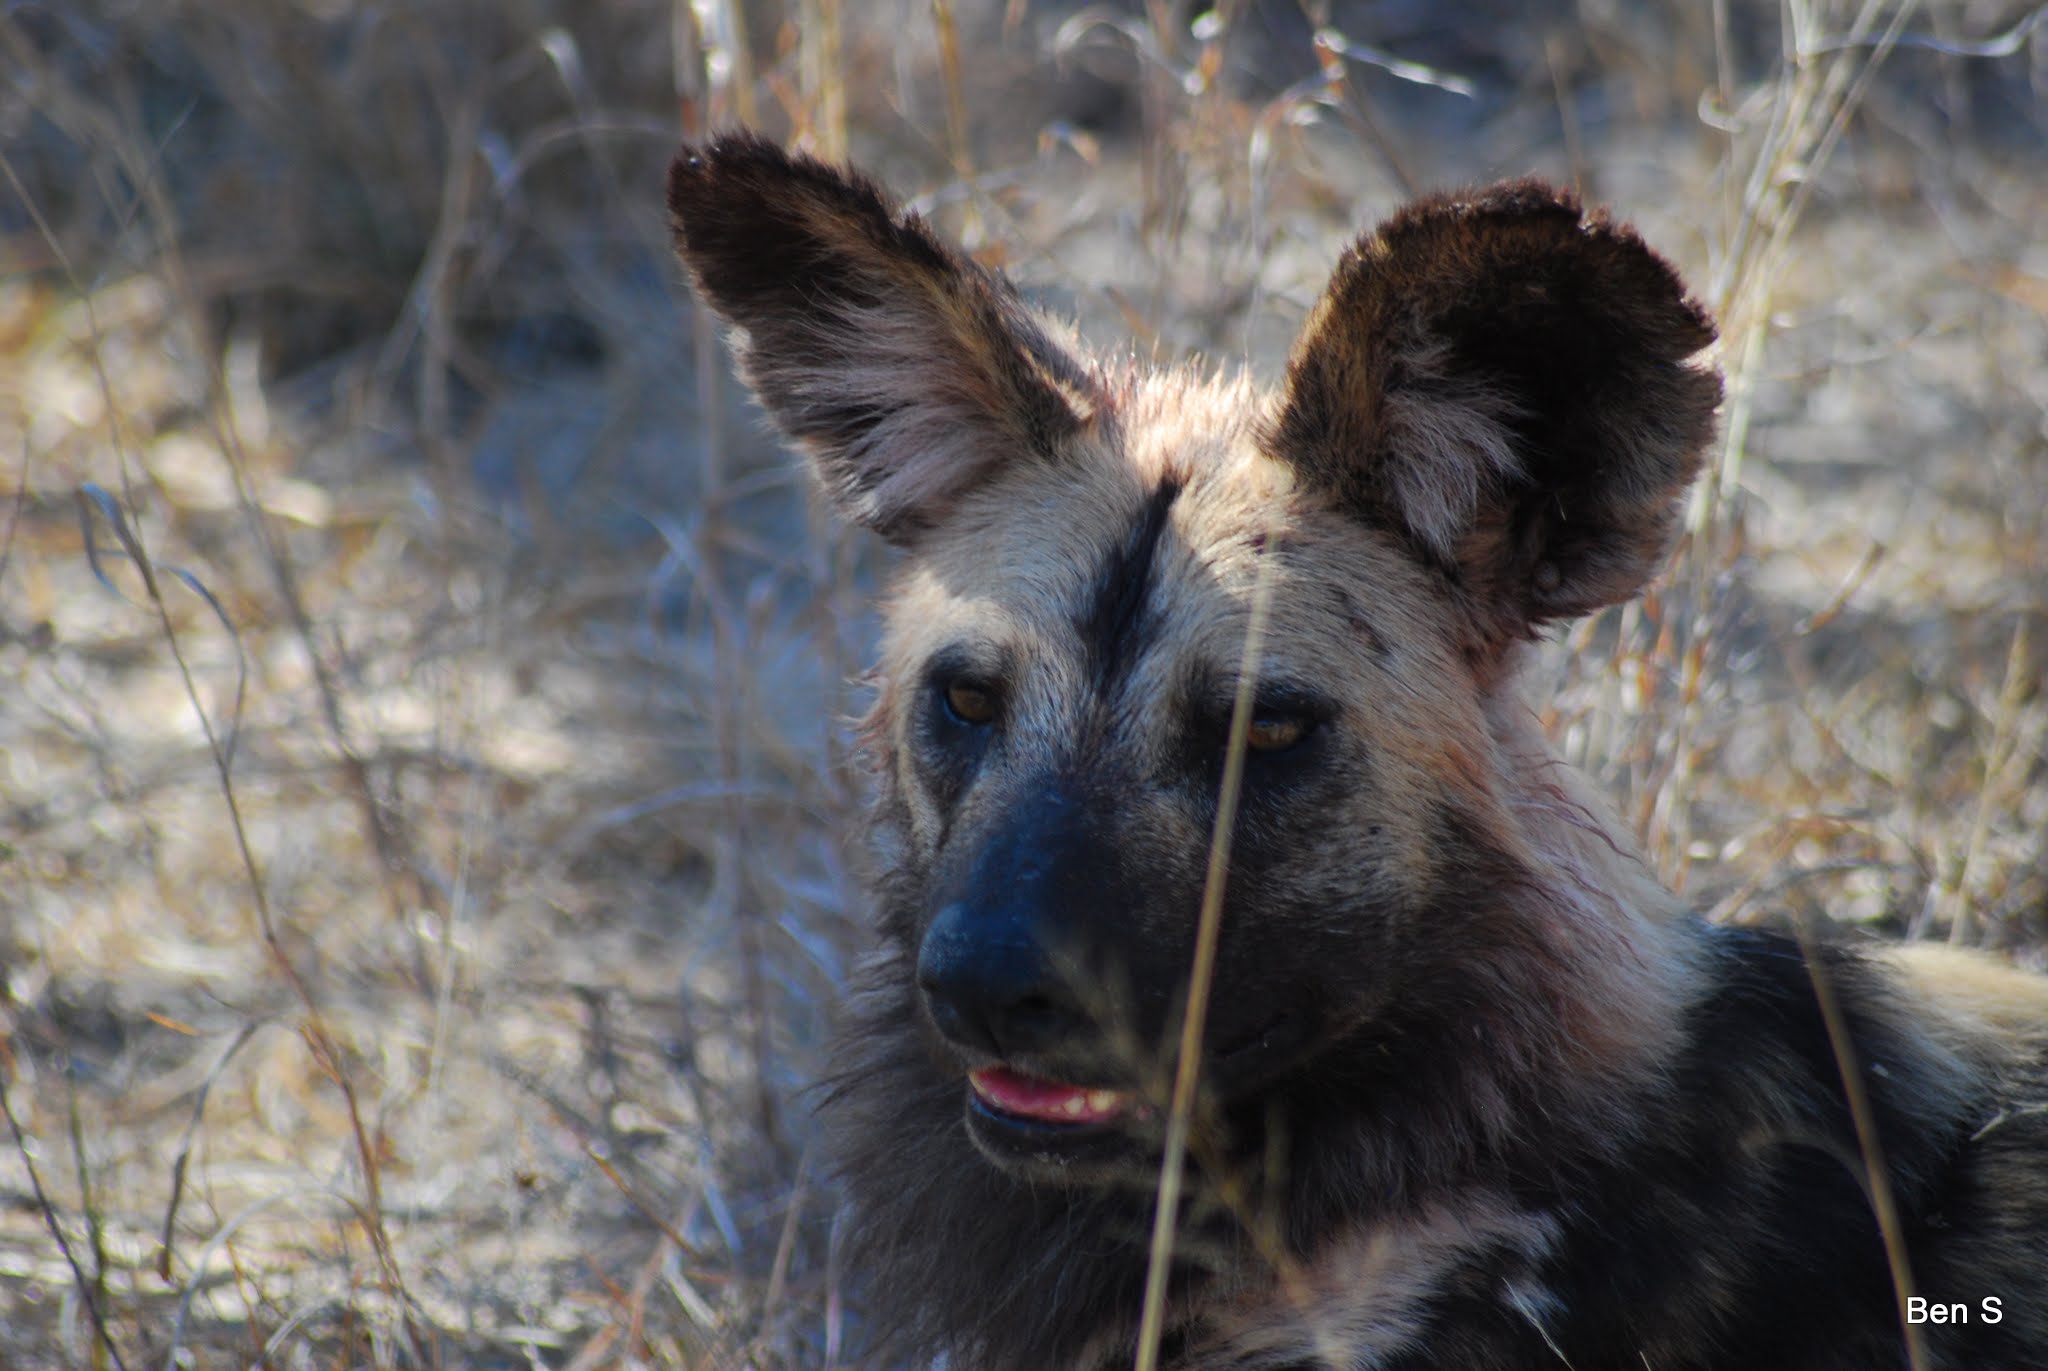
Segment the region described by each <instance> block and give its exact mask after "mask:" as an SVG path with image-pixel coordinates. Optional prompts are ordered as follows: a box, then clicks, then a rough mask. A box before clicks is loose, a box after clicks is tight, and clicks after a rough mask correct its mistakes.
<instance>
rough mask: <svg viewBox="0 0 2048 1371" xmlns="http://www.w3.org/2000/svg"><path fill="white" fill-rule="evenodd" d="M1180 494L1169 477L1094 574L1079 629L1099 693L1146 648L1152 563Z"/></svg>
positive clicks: (1103, 692) (1107, 687) (1178, 487)
mask: <svg viewBox="0 0 2048 1371" xmlns="http://www.w3.org/2000/svg"><path fill="white" fill-rule="evenodd" d="M1180 492H1181V483H1180V482H1179V481H1177V480H1173V479H1171V478H1169V479H1167V480H1166V481H1163V482H1161V483H1160V486H1159V488H1158V489H1157V490H1155V491H1153V492H1152V494H1151V495H1150V496H1149V497H1148V498H1147V499H1146V501H1145V507H1144V509H1143V511H1142V512H1140V514H1139V515H1138V519H1137V522H1136V523H1135V524H1133V525H1132V527H1131V530H1130V532H1129V533H1128V534H1127V535H1125V537H1124V539H1123V541H1122V542H1120V543H1118V544H1117V545H1116V546H1115V547H1113V548H1111V549H1110V551H1109V554H1108V555H1107V556H1106V557H1104V558H1103V561H1102V567H1101V569H1100V570H1099V571H1098V572H1097V573H1096V576H1095V586H1094V594H1093V596H1092V597H1091V598H1090V600H1089V605H1088V610H1087V612H1086V613H1085V614H1084V615H1083V616H1082V618H1081V622H1080V624H1079V625H1078V627H1079V630H1080V634H1081V649H1082V651H1083V652H1084V653H1086V654H1087V661H1088V674H1089V678H1090V679H1091V680H1092V681H1093V682H1094V683H1095V689H1096V691H1097V692H1098V693H1101V694H1106V693H1108V691H1109V689H1110V688H1111V687H1112V686H1113V685H1115V683H1116V681H1117V678H1118V677H1119V676H1120V675H1122V673H1124V672H1126V671H1128V670H1129V669H1130V667H1131V665H1132V664H1133V663H1135V662H1136V661H1137V659H1138V657H1139V655H1140V654H1142V653H1143V651H1144V649H1145V642H1146V621H1145V601H1146V598H1147V596H1148V593H1149V592H1150V590H1151V586H1152V563H1153V559H1154V557H1155V556H1156V555H1157V553H1158V551H1159V540H1160V539H1161V538H1162V537H1164V536H1165V533H1166V519H1167V515H1168V513H1169V512H1170V511H1171V510H1172V509H1173V502H1174V501H1175V500H1177V499H1179V498H1180Z"/></svg>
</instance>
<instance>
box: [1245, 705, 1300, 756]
mask: <svg viewBox="0 0 2048 1371" xmlns="http://www.w3.org/2000/svg"><path fill="white" fill-rule="evenodd" d="M1308 730H1309V725H1308V721H1307V720H1306V719H1301V718H1297V717H1294V716H1291V715H1286V714H1260V715H1256V716H1254V717H1253V719H1252V722H1251V727H1250V728H1248V729H1246V730H1245V735H1244V743H1245V746H1246V747H1248V748H1250V749H1251V750H1252V751H1253V752H1285V751H1287V750H1288V749H1289V748H1291V747H1293V746H1295V745H1296V744H1298V743H1299V742H1300V741H1301V740H1302V739H1303V738H1306V737H1307V736H1308Z"/></svg>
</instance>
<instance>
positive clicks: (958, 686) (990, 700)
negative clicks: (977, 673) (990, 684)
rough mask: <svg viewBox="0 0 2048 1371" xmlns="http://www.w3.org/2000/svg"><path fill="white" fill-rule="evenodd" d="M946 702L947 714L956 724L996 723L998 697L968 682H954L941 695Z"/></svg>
mask: <svg viewBox="0 0 2048 1371" xmlns="http://www.w3.org/2000/svg"><path fill="white" fill-rule="evenodd" d="M941 698H943V699H944V700H945V702H946V713H947V714H948V715H950V716H951V717H952V719H953V721H954V722H955V723H962V724H973V725H977V726H978V725H981V724H988V723H994V722H995V717H996V697H995V695H994V694H993V693H992V692H991V691H988V690H984V689H983V688H982V687H980V686H977V685H970V684H969V683H967V682H966V681H954V682H952V683H951V684H949V685H948V686H947V687H946V688H945V690H944V691H943V692H942V693H941Z"/></svg>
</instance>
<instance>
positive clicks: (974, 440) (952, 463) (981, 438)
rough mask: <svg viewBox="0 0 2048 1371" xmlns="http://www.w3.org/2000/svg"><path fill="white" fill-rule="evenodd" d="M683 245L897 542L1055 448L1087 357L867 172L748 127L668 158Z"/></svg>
mask: <svg viewBox="0 0 2048 1371" xmlns="http://www.w3.org/2000/svg"><path fill="white" fill-rule="evenodd" d="M668 203H669V213H670V218H671V222H672V224H673V227H674V230H675V240H676V246H677V250H678V252H679V253H680V255H681V257H682V260H683V263H684V265H685V266H686V267H687V268H688V269H689V272H690V276H691V279H692V280H693V282H694V283H695V285H696V287H697V290H698V292H699V293H700V294H701V295H702V297H703V298H704V299H705V300H706V301H708V302H709V303H710V305H711V307H712V309H714V310H715V311H716V312H717V313H718V314H719V315H720V316H722V317H723V318H724V319H725V320H726V321H728V322H729V323H731V324H732V325H734V326H735V329H736V332H735V334H734V345H735V350H736V351H737V353H738V355H739V360H740V366H741V372H742V374H743V376H744V377H745V378H746V380H747V383H748V384H749V385H750V386H751V387H752V388H753V390H754V393H755V394H756V396H758V397H759V399H760V401H761V403H762V405H763V406H764V407H765V408H766V409H767V410H768V412H769V414H770V415H771V416H772V417H773V418H774V420H775V422H776V423H777V425H778V426H779V427H780V428H781V430H782V431H783V433H784V434H786V435H787V436H788V437H789V438H790V439H791V440H793V441H794V442H796V443H797V444H799V445H800V446H801V447H803V448H804V449H805V450H806V452H808V453H809V455H810V456H811V457H812V459H813V463H814V466H815V468H816V470H817V471H818V473H819V475H820V476H821V478H822V479H823V481H824V483H825V485H826V487H827V489H828V490H829V491H830V492H831V493H832V495H833V498H834V500H835V502H836V503H837V504H838V506H839V508H840V509H841V511H842V512H843V513H844V514H846V515H847V516H848V517H849V518H851V519H853V520H855V521H856V522H859V523H863V524H866V525H868V526H869V527H872V528H874V529H876V530H878V531H880V532H881V533H883V534H884V535H885V536H887V537H890V538H891V539H894V540H896V541H906V540H908V539H909V538H911V537H912V536H914V535H915V533H916V532H917V531H918V530H920V529H922V528H925V527H928V526H929V525H931V524H932V523H934V522H936V521H937V520H939V519H941V518H943V517H944V514H945V511H946V509H947V508H948V506H949V504H950V502H951V501H952V500H953V499H954V498H955V497H956V496H957V495H958V494H959V493H960V492H961V491H962V490H964V489H966V488H967V487H968V486H970V485H972V484H974V483H975V482H976V481H978V480H981V479H984V478H986V477H987V476H988V475H989V474H990V470H991V466H992V464H994V463H999V462H1000V461H1002V460H1005V459H1007V458H1011V457H1037V458H1041V459H1055V458H1056V457H1057V456H1058V454H1059V452H1060V450H1061V447H1062V444H1063V442H1064V441H1065V440H1066V438H1067V437H1068V436H1069V435H1070V434H1072V433H1073V432H1074V431H1075V430H1076V429H1077V428H1079V427H1080V426H1081V425H1082V424H1084V423H1085V422H1086V421H1087V419H1088V417H1089V415H1090V413H1091V412H1092V408H1093V385H1092V382H1091V380H1090V378H1089V376H1088V373H1087V372H1086V371H1085V369H1084V368H1083V367H1082V366H1081V364H1080V363H1079V362H1078V361H1077V360H1075V358H1073V357H1072V356H1071V355H1069V354H1068V353H1067V352H1066V351H1065V350H1064V349H1062V348H1061V347H1060V346H1059V345H1058V344H1057V343H1055V342H1054V341H1053V340H1052V339H1051V338H1050V337H1049V336H1048V334H1047V332H1046V330H1045V328H1044V327H1043V326H1042V324H1041V323H1040V322H1039V321H1038V320H1037V319H1036V318H1034V317H1033V316H1032V315H1031V313H1030V312H1029V311H1028V310H1027V309H1025V307H1024V306H1023V304H1022V303H1021V302H1020V301H1019V300H1018V299H1017V296H1016V293H1015V291H1014V290H1012V289H1011V287H1010V285H1009V283H1008V282H1007V281H1006V280H1004V279H1003V278H1002V277H1001V276H999V275H997V274H995V273H993V272H990V271H987V270H984V269H983V268H982V267H980V266H978V265H977V264H975V263H974V262H973V261H972V260H970V259H969V258H967V257H966V256H964V255H963V254H961V253H959V252H958V251H956V250H955V249H953V248H951V247H950V246H948V245H947V244H946V243H944V242H943V241H941V240H940V239H939V238H938V237H937V235H935V234H934V233H933V232H932V231H931V229H930V228H929V227H928V226H927V225H926V224H925V223H924V222H923V221H922V220H921V219H919V218H918V217H917V216H916V215H914V214H899V213H897V212H896V210H895V209H894V208H893V207H892V206H891V205H890V203H889V201H888V200H887V198H886V197H885V196H884V195H883V193H882V191H881V190H880V189H879V188H878V187H876V186H875V184H874V183H873V182H871V181H869V180H867V179H866V178H865V177H862V176H860V175H859V174H857V173H854V172H851V171H847V170H842V169H840V168H837V167H832V166H828V165H826V164H825V163H823V162H819V161H817V160H815V159H813V158H811V157H808V156H804V155H802V154H792V153H789V152H786V151H784V150H783V149H782V148H780V147H778V146H776V145H775V144H774V143H771V142H769V141H767V140H765V139H763V138H761V137H759V136H758V135H755V134H752V133H745V132H740V133H729V134H724V135H721V136H719V137H716V138H714V139H712V140H711V141H710V142H709V143H707V144H705V145H704V146H702V147H691V146H685V147H684V148H683V149H682V150H681V151H680V152H679V153H678V154H677V156H676V158H675V161H674V162H673V163H672V164H671V166H670V168H669V177H668Z"/></svg>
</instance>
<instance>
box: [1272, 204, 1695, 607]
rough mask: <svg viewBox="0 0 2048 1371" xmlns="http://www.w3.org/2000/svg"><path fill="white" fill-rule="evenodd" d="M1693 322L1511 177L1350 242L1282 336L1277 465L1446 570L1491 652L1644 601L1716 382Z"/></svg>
mask: <svg viewBox="0 0 2048 1371" xmlns="http://www.w3.org/2000/svg"><path fill="white" fill-rule="evenodd" d="M1713 339H1714V326H1713V322H1712V321H1711V320H1710V319H1709V318H1708V316H1707V313H1706V311H1705V310H1704V309H1703V308H1701V306H1700V305H1699V304H1698V303H1696V302H1695V301H1693V300H1691V299H1690V298H1688V297H1687V295H1686V293H1685V288H1684V286H1683V285H1682V284H1681V283H1680V281H1679V279H1678V276H1677V273H1675V272H1674V271H1673V270H1672V269H1671V267H1670V266H1669V265H1668V264H1667V263H1666V262H1665V261H1664V260H1663V259H1662V258H1661V257H1659V256H1657V255H1656V254H1655V253H1654V252H1652V251H1650V249H1649V248H1647V247H1645V246H1644V245H1643V242H1642V240H1641V239H1640V238H1638V237H1637V236H1636V235H1635V233H1634V232H1633V231H1632V230H1630V229H1628V228H1626V227H1622V226H1619V225H1616V224H1614V223H1612V222H1610V221H1609V220H1608V219H1607V218H1606V217H1605V216H1604V215H1592V216H1587V215H1585V214H1583V213H1582V212H1581V211H1580V208H1579V205H1578V203H1577V201H1575V200H1574V199H1573V198H1572V197H1571V196H1570V195H1568V194H1565V193H1563V192H1560V191H1557V190H1553V189H1552V188H1550V187H1548V186H1546V185H1544V184H1543V183H1541V182H1537V181H1517V182H1509V183H1506V184H1502V185H1498V186H1494V187H1491V188H1488V189H1485V190H1480V191H1474V192H1469V193H1466V194H1462V195H1446V196H1439V197H1436V198H1433V199H1429V200H1424V201H1422V202H1420V203H1418V204H1415V205H1413V206H1411V207H1410V208H1408V209H1406V210H1404V211H1403V212H1401V213H1400V214H1398V215H1396V216H1395V217H1394V218H1393V219H1391V220H1389V221H1388V222H1386V223H1385V224H1383V225H1381V226H1380V227H1379V228H1378V229H1377V230H1375V231H1374V232H1372V233H1370V234H1367V235H1366V236H1365V237H1363V238H1361V239H1359V240H1358V242H1357V243H1355V244H1353V246H1352V247H1351V248H1350V250H1349V251H1347V252H1346V253H1345V255H1344V257H1343V259H1342V260H1341V261H1340V262H1339V263H1338V265H1337V269H1336V272H1335V274H1334V275H1333V276H1332V278H1331V280H1330V284H1329V287H1328V288H1327V289H1326V290H1325V292H1324V294H1323V297H1322V299H1321V301H1320V302H1319V303H1318V304H1317V305H1316V308H1315V311H1314V313H1313V315H1312V316H1311V317H1310V319H1309V322H1308V324H1307V326H1306V328H1305V329H1304V331H1303V333H1302V336H1301V338H1300V340H1299V341H1298V342H1297V343H1296V344H1295V348H1294V353H1293V356H1292V358H1291V359H1290V361H1289V363H1288V368H1287V384H1286V390H1285V393H1284V395H1283V397H1282V401H1281V406H1280V409H1279V411H1278V414H1277V416H1276V418H1275V420H1274V422H1273V424H1272V426H1271V428H1270V430H1269V432H1268V435H1267V441H1268V446H1269V447H1270V449H1271V450H1272V452H1273V454H1274V455H1275V456H1277V457H1279V458H1281V459H1283V460H1285V461H1287V462H1289V463H1291V464H1292V465H1293V466H1294V467H1295V468H1296V470H1297V472H1298V473H1299V475H1300V476H1301V477H1302V478H1303V480H1304V482H1305V483H1306V484H1308V485H1310V486H1313V487H1319V488H1321V489H1323V490H1325V491H1326V492H1328V493H1329V494H1330V495H1331V496H1333V497H1334V498H1335V499H1336V500H1337V501H1339V502H1340V503H1341V504H1342V505H1344V506H1345V507H1346V508H1347V509H1349V510H1350V511H1352V512H1354V513H1356V514H1357V515H1358V516H1359V517H1361V518H1364V519H1366V520H1368V521H1370V522H1372V523H1374V524H1376V525H1378V526H1382V527H1385V528H1387V529H1389V530H1391V531H1394V532H1397V533H1399V534H1400V535H1401V536H1403V537H1404V538H1406V539H1407V540H1408V541H1409V542H1410V543H1411V545H1412V546H1413V547H1414V549H1415V551H1416V552H1417V554H1418V555H1419V556H1420V557H1422V558H1423V559H1424V560H1426V561H1428V562H1430V563H1432V564H1434V565H1437V566H1439V567H1441V568H1443V569H1444V570H1445V571H1447V572H1448V573H1449V574H1451V575H1452V576H1453V577H1454V578H1455V579H1456V580H1457V581H1458V583H1459V584H1460V586H1461V587H1462V588H1463V592H1464V597H1465V598H1466V600H1467V601H1468V603H1470V604H1471V605H1472V607H1473V609H1474V611H1475V614H1476V616H1477V617H1478V619H1479V626H1480V628H1481V630H1482V631H1483V633H1484V635H1485V636H1486V637H1487V638H1489V639H1492V640H1496V641H1498V640H1505V639H1508V638H1514V637H1523V636H1527V635H1529V634H1531V633H1533V632H1534V631H1535V630H1536V629H1537V628H1538V627H1540V626H1541V625H1542V624H1544V623H1546V622H1549V621H1552V620H1557V619H1563V618H1568V617H1571V616H1573V615H1578V614H1584V613H1587V612H1589V611H1591V610H1593V609H1597V608H1599V607H1600V606H1602V605H1608V604H1614V603H1617V602H1619V601H1622V600H1626V599H1628V598H1630V597H1631V596H1633V595H1634V594H1636V593H1637V592H1638V591H1639V590H1640V589H1641V588H1642V586H1643V584H1644V583H1645V582H1646V581H1647V580H1648V579H1649V578H1650V577H1651V576H1652V575H1654V574H1655V572H1656V570H1657V568H1658V566H1659V564H1660V563H1661V562H1662V560H1663V557H1664V555H1665V553H1666V552H1667V550H1668V549H1669V546H1670V542H1671V538H1672V535H1673V532H1674V530H1675V528H1676V524H1677V517H1678V507H1679V500H1680V497H1681V496H1682V495H1683V494H1684V492H1685V488H1686V486H1687V485H1688V484H1690V482H1691V481H1692V479H1693V477H1694V476H1695V475H1696V474H1697V473H1698V471H1699V467H1700V463H1701V460H1702V456H1703V453H1704V451H1705V448H1706V445H1707V443H1708V441H1709V440H1710V439H1711V437H1712V435H1713V415H1714V409H1715V407H1716V406H1717V405H1718V404H1719V403H1720V398H1721V383H1720V378H1719V376H1718V375H1717V374H1716V373H1715V372H1713V371H1712V370H1711V369H1708V368H1705V367H1701V366H1698V365H1694V364H1693V363H1692V362H1691V360H1690V359H1692V358H1693V357H1694V356H1695V354H1697V353H1698V352H1700V350H1701V349H1703V348H1705V347H1706V346H1707V345H1708V344H1709V343H1711V342H1712V341H1713Z"/></svg>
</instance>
